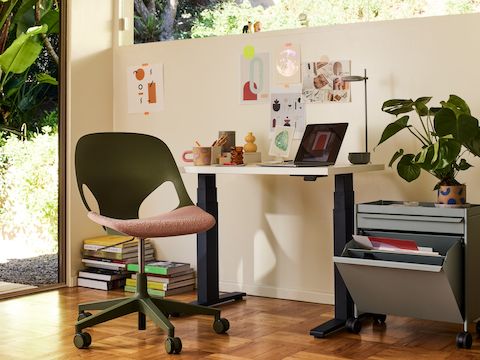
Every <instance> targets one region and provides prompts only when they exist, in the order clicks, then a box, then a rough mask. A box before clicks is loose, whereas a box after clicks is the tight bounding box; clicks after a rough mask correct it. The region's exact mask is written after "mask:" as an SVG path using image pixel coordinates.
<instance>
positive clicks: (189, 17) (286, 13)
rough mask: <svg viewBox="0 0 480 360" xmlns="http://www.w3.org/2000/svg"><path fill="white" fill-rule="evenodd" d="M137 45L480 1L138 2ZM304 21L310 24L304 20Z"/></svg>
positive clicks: (455, 10)
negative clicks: (251, 26)
mask: <svg viewBox="0 0 480 360" xmlns="http://www.w3.org/2000/svg"><path fill="white" fill-rule="evenodd" d="M134 3H135V43H142V42H151V41H161V40H172V39H186V38H200V37H208V36H220V35H227V34H240V33H242V28H243V26H244V25H246V24H247V23H248V21H250V22H251V23H252V24H253V23H254V22H256V21H260V22H261V24H262V31H269V30H281V29H292V28H298V27H302V26H323V25H331V24H344V23H352V22H360V21H375V20H389V19H402V18H410V17H416V16H427V15H434V14H437V15H438V14H442V15H447V14H462V13H470V12H476V11H480V0H434V1H432V0H273V1H272V3H273V5H271V6H264V5H263V6H262V5H261V4H262V1H259V0H243V1H242V0H168V1H167V0H135V2H134ZM300 15H305V16H306V19H305V20H301V19H300V18H299V17H300Z"/></svg>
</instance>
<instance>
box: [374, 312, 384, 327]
mask: <svg viewBox="0 0 480 360" xmlns="http://www.w3.org/2000/svg"><path fill="white" fill-rule="evenodd" d="M385 320H387V315H384V314H374V315H373V321H374V322H375V323H377V324H382V325H383V324H385Z"/></svg>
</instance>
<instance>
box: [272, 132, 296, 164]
mask: <svg viewBox="0 0 480 360" xmlns="http://www.w3.org/2000/svg"><path fill="white" fill-rule="evenodd" d="M293 132H294V129H293V128H292V127H290V126H277V127H276V128H275V130H274V132H273V137H272V140H271V142H270V148H269V150H268V155H270V156H278V157H283V158H288V157H289V156H290V149H291V148H292V140H293Z"/></svg>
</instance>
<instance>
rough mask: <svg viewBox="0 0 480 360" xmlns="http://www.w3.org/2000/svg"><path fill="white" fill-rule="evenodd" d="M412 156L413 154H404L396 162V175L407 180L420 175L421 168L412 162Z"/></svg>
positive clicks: (410, 180)
mask: <svg viewBox="0 0 480 360" xmlns="http://www.w3.org/2000/svg"><path fill="white" fill-rule="evenodd" d="M413 158H414V155H413V154H405V155H403V156H402V158H401V159H400V161H399V162H398V164H397V172H398V175H400V177H401V178H402V179H404V180H406V181H408V182H412V181H413V180H415V179H417V178H418V177H419V176H420V171H421V168H420V166H419V165H418V164H415V163H414V162H413Z"/></svg>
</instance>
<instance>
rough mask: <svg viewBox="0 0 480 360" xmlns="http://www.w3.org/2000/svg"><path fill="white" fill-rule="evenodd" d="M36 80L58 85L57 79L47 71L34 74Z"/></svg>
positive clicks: (41, 82)
mask: <svg viewBox="0 0 480 360" xmlns="http://www.w3.org/2000/svg"><path fill="white" fill-rule="evenodd" d="M36 78H37V81H38V82H39V83H40V84H51V85H58V81H57V79H55V78H54V77H53V76H51V75H49V74H47V73H40V74H37V75H36Z"/></svg>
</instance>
